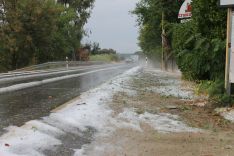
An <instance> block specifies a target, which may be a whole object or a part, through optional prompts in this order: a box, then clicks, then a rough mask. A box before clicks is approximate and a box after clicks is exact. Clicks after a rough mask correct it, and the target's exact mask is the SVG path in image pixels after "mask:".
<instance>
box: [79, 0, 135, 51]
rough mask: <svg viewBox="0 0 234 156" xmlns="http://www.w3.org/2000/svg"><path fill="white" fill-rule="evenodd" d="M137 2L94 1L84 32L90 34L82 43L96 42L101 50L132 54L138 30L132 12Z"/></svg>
mask: <svg viewBox="0 0 234 156" xmlns="http://www.w3.org/2000/svg"><path fill="white" fill-rule="evenodd" d="M137 1H138V0H96V2H95V7H94V9H93V12H92V16H91V18H90V19H89V22H88V24H87V25H86V30H89V31H91V32H92V33H91V34H90V35H89V37H88V38H85V39H84V41H83V42H88V41H92V42H98V43H99V44H100V47H101V48H113V49H115V50H117V52H118V53H134V52H136V51H137V50H139V47H138V46H137V36H138V29H137V27H136V17H134V16H133V15H131V14H130V13H129V11H131V10H133V9H134V7H135V5H136V3H137Z"/></svg>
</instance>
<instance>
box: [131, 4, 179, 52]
mask: <svg viewBox="0 0 234 156" xmlns="http://www.w3.org/2000/svg"><path fill="white" fill-rule="evenodd" d="M180 5H181V2H180V3H178V2H176V1H175V0H141V1H140V2H139V3H138V4H137V6H136V8H135V10H134V11H133V13H134V14H135V15H137V17H138V25H139V27H140V35H139V38H138V40H139V46H140V47H141V49H142V50H143V52H144V53H145V54H146V55H149V56H152V55H156V56H160V53H161V51H159V50H158V49H160V48H161V43H162V39H161V34H162V31H161V27H162V24H163V25H164V28H165V30H166V34H167V36H168V37H170V36H171V33H172V31H171V30H172V27H171V26H172V25H171V22H173V23H174V22H175V23H176V22H178V19H177V14H178V10H179V7H180ZM162 13H164V17H165V20H164V23H162Z"/></svg>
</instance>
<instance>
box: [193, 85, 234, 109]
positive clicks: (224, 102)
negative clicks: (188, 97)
mask: <svg viewBox="0 0 234 156" xmlns="http://www.w3.org/2000/svg"><path fill="white" fill-rule="evenodd" d="M197 94H206V95H209V98H210V100H211V101H212V102H213V103H214V104H216V106H228V105H230V104H231V102H232V97H231V96H229V95H227V94H226V92H225V89H224V81H223V80H216V81H200V82H199V83H198V86H197Z"/></svg>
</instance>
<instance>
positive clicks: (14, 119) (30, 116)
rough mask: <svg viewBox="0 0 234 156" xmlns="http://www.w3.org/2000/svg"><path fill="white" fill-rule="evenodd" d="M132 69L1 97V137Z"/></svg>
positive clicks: (57, 83)
mask: <svg viewBox="0 0 234 156" xmlns="http://www.w3.org/2000/svg"><path fill="white" fill-rule="evenodd" d="M134 66H135V65H134V64H126V65H123V66H120V67H119V68H118V69H110V70H105V71H99V72H96V73H91V74H87V75H83V76H79V77H76V78H71V79H66V80H62V81H58V82H54V83H50V84H46V85H42V86H38V87H33V88H27V89H23V90H19V91H15V92H11V93H6V94H2V95H0V134H3V133H4V132H5V130H4V128H5V127H8V126H10V125H16V126H21V125H23V124H24V123H25V122H27V121H30V120H34V119H39V118H41V117H43V116H46V115H49V113H50V111H51V110H52V109H54V108H56V107H58V106H60V105H62V104H64V103H65V102H67V101H69V100H71V99H73V98H75V97H77V96H79V95H80V93H82V92H85V91H87V90H89V89H91V88H93V87H96V86H98V85H100V84H102V83H103V82H105V81H107V80H109V79H111V78H112V77H114V76H117V75H119V74H121V73H123V72H124V71H126V70H127V69H130V68H131V67H134Z"/></svg>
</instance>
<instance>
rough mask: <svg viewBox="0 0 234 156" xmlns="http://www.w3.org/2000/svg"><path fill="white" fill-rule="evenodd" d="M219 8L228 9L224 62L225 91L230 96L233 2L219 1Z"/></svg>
mask: <svg viewBox="0 0 234 156" xmlns="http://www.w3.org/2000/svg"><path fill="white" fill-rule="evenodd" d="M220 6H221V7H226V8H228V11H227V43H226V62H225V89H226V92H227V94H228V95H231V83H233V82H234V12H233V11H232V8H234V1H233V0H220Z"/></svg>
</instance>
